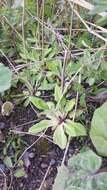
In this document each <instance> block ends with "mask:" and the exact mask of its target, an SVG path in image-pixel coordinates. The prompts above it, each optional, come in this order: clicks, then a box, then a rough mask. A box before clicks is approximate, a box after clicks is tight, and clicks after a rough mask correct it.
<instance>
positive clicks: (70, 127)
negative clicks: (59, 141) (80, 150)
mask: <svg viewBox="0 0 107 190" xmlns="http://www.w3.org/2000/svg"><path fill="white" fill-rule="evenodd" d="M64 127H65V130H66V133H67V134H68V135H69V136H71V137H77V136H86V129H85V127H84V126H83V125H82V124H81V123H77V122H73V121H71V120H66V122H65V123H64Z"/></svg>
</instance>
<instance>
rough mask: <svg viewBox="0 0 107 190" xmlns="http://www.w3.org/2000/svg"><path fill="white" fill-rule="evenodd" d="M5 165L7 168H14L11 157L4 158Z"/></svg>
mask: <svg viewBox="0 0 107 190" xmlns="http://www.w3.org/2000/svg"><path fill="white" fill-rule="evenodd" d="M4 163H5V165H6V166H7V167H10V168H11V167H12V166H13V164H12V160H11V158H10V157H9V156H6V157H5V158H4Z"/></svg>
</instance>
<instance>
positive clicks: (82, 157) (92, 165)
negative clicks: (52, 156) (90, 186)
mask: <svg viewBox="0 0 107 190" xmlns="http://www.w3.org/2000/svg"><path fill="white" fill-rule="evenodd" d="M101 162H102V161H101V158H100V157H99V156H97V155H96V154H95V153H94V152H93V151H92V150H87V151H85V152H81V153H79V154H77V155H74V156H73V157H71V158H70V159H69V162H68V166H69V167H70V168H72V169H74V170H75V169H77V168H78V170H81V169H82V170H84V171H87V172H89V173H94V172H96V171H97V170H98V169H99V168H100V166H101Z"/></svg>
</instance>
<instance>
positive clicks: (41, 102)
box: [29, 96, 49, 110]
mask: <svg viewBox="0 0 107 190" xmlns="http://www.w3.org/2000/svg"><path fill="white" fill-rule="evenodd" d="M29 101H30V102H31V103H32V104H33V105H34V106H35V107H37V108H38V109H40V110H46V109H49V107H48V105H47V103H46V102H45V101H44V100H42V99H40V98H38V97H34V96H30V97H29Z"/></svg>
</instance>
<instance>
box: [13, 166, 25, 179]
mask: <svg viewBox="0 0 107 190" xmlns="http://www.w3.org/2000/svg"><path fill="white" fill-rule="evenodd" d="M25 175H26V172H25V170H24V168H20V169H17V170H16V171H15V173H14V176H15V177H17V178H19V177H24V176H25Z"/></svg>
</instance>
